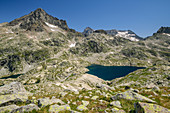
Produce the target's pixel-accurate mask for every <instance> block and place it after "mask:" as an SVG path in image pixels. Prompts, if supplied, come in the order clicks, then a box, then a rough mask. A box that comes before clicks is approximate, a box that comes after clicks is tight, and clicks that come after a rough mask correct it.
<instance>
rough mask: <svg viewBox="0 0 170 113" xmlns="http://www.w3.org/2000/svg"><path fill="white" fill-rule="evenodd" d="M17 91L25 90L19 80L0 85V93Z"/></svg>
mask: <svg viewBox="0 0 170 113" xmlns="http://www.w3.org/2000/svg"><path fill="white" fill-rule="evenodd" d="M18 92H22V93H23V92H27V91H26V90H25V88H24V86H23V85H22V84H21V83H20V82H12V83H10V84H7V85H4V86H1V87H0V95H6V94H14V93H18Z"/></svg>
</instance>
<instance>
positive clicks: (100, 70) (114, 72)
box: [87, 64, 145, 80]
mask: <svg viewBox="0 0 170 113" xmlns="http://www.w3.org/2000/svg"><path fill="white" fill-rule="evenodd" d="M87 68H88V69H89V71H88V72H87V73H88V74H92V75H95V76H98V77H99V78H102V79H104V80H112V79H114V78H119V77H123V76H125V75H128V74H129V73H131V72H133V71H136V70H138V69H145V67H134V66H102V65H95V64H93V65H91V66H88V67H87Z"/></svg>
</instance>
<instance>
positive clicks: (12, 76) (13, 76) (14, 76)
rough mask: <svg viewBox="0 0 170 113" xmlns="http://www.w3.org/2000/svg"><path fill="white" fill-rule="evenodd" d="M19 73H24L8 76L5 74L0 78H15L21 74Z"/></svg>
mask: <svg viewBox="0 0 170 113" xmlns="http://www.w3.org/2000/svg"><path fill="white" fill-rule="evenodd" d="M21 75H24V74H16V75H10V76H7V77H2V78H0V79H8V78H17V77H19V76H21Z"/></svg>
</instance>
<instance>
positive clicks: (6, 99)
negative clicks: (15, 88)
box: [0, 92, 28, 106]
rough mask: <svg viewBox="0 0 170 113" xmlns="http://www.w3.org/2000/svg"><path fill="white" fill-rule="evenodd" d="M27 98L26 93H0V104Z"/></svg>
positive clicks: (21, 100)
mask: <svg viewBox="0 0 170 113" xmlns="http://www.w3.org/2000/svg"><path fill="white" fill-rule="evenodd" d="M26 100H28V95H27V94H26V93H21V92H20V93H17V94H8V95H0V106H4V105H8V103H16V102H24V101H26Z"/></svg>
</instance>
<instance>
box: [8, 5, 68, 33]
mask: <svg viewBox="0 0 170 113" xmlns="http://www.w3.org/2000/svg"><path fill="white" fill-rule="evenodd" d="M45 22H47V23H49V24H52V25H55V26H58V27H60V28H62V29H64V30H67V31H68V30H69V28H68V26H67V23H66V21H65V20H59V19H58V18H56V17H53V16H51V15H49V14H47V13H46V12H45V11H44V10H43V9H42V8H38V9H36V10H35V11H32V12H31V13H30V14H28V15H25V16H22V17H20V18H17V19H15V20H13V21H11V22H10V23H9V24H8V25H9V26H15V25H19V27H20V28H21V29H26V30H29V31H43V30H44V29H45V28H44V25H46V24H45Z"/></svg>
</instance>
